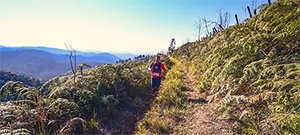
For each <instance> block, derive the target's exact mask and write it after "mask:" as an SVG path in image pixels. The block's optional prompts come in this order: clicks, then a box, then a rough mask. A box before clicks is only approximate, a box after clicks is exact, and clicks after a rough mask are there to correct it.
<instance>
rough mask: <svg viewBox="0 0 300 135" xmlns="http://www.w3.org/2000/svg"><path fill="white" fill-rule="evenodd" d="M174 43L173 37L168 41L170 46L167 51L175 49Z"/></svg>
mask: <svg viewBox="0 0 300 135" xmlns="http://www.w3.org/2000/svg"><path fill="white" fill-rule="evenodd" d="M175 45H176V41H175V38H172V39H171V43H170V46H169V48H168V52H169V53H170V52H173V51H174V50H175Z"/></svg>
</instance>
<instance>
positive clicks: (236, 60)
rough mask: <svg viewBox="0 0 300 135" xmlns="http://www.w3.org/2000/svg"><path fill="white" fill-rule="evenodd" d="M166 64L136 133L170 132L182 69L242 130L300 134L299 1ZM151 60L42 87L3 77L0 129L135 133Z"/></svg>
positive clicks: (265, 9)
mask: <svg viewBox="0 0 300 135" xmlns="http://www.w3.org/2000/svg"><path fill="white" fill-rule="evenodd" d="M169 58H170V59H171V60H169ZM164 62H165V64H166V65H167V66H168V67H171V66H172V64H173V63H174V66H173V67H172V69H171V70H170V71H169V72H168V73H167V75H166V80H165V81H164V82H163V85H162V88H161V89H160V91H159V94H158V95H157V97H156V98H155V99H154V100H153V103H152V106H151V108H150V110H149V111H148V112H146V113H145V116H144V117H143V120H141V121H139V122H138V123H137V126H136V133H137V134H167V133H172V125H173V124H174V123H176V122H178V121H180V120H179V118H180V117H179V116H180V115H181V112H180V110H184V108H185V107H186V100H185V99H184V95H183V94H182V93H183V91H184V90H185V89H186V86H187V85H188V84H186V82H185V81H184V79H186V78H184V77H186V75H184V72H183V68H184V69H185V71H188V72H189V75H192V76H193V79H194V82H195V85H196V86H195V89H196V90H197V91H198V92H199V93H200V95H201V96H202V97H199V99H202V98H206V99H208V100H209V101H210V102H214V103H216V104H217V105H218V106H217V109H218V111H220V113H222V115H223V116H224V117H227V118H231V119H235V120H237V121H239V122H240V123H239V124H240V125H241V127H242V133H243V134H300V128H299V127H300V125H299V124H300V107H299V106H298V105H299V104H300V1H299V0H277V1H276V2H275V3H272V4H271V5H270V6H268V5H263V6H262V7H261V10H260V13H259V14H257V15H256V16H254V17H252V18H250V19H248V20H246V21H245V22H243V23H241V24H239V25H235V26H231V27H229V28H227V29H225V30H222V31H220V32H218V33H216V34H215V35H213V36H210V37H207V38H205V39H204V40H202V41H197V42H193V43H187V44H185V45H183V46H181V47H180V48H178V49H176V50H174V51H172V53H170V55H169V57H164ZM149 64H150V59H149V58H144V59H138V60H135V61H129V60H128V61H124V62H122V63H120V64H116V65H101V66H98V67H96V68H92V69H89V70H84V71H83V72H82V73H81V74H80V75H78V76H77V78H76V81H75V84H74V82H73V78H72V76H65V77H56V78H53V79H51V80H49V81H48V82H46V83H45V84H44V85H43V86H42V87H41V88H39V89H37V88H34V87H30V86H27V85H26V84H23V83H21V82H8V83H6V84H5V85H4V86H3V87H2V88H1V90H0V98H10V99H12V101H9V102H4V103H0V117H1V120H2V121H1V123H0V134H4V133H7V134H17V133H20V134H21V133H22V134H38V133H40V134H53V133H65V134H67V133H82V132H85V133H107V132H106V131H103V130H105V129H112V131H110V132H109V133H115V134H118V133H119V134H121V133H128V134H129V133H132V131H133V129H131V128H132V127H133V126H134V124H135V123H136V122H137V120H139V119H140V116H143V113H144V112H143V111H144V110H145V109H147V107H146V106H147V105H148V104H149V103H148V102H150V101H151V98H152V96H150V88H149V86H150V74H149V71H147V65H149ZM136 117H139V118H136ZM124 125H125V126H124ZM74 127H78V128H74ZM78 129H82V130H83V131H81V130H79V131H78Z"/></svg>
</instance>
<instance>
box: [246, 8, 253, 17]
mask: <svg viewBox="0 0 300 135" xmlns="http://www.w3.org/2000/svg"><path fill="white" fill-rule="evenodd" d="M247 9H248V13H249V16H250V18H251V17H252V13H251V10H250V7H249V6H247Z"/></svg>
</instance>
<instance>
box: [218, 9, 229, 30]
mask: <svg viewBox="0 0 300 135" xmlns="http://www.w3.org/2000/svg"><path fill="white" fill-rule="evenodd" d="M218 14H219V18H218V22H217V23H218V26H219V28H220V30H223V29H224V28H227V27H228V26H229V23H230V14H229V13H228V12H225V13H223V12H222V9H220V10H219V11H218Z"/></svg>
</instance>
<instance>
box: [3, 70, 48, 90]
mask: <svg viewBox="0 0 300 135" xmlns="http://www.w3.org/2000/svg"><path fill="white" fill-rule="evenodd" d="M8 81H20V82H23V83H24V84H26V85H29V86H33V87H39V86H41V85H42V83H41V82H40V81H39V80H36V79H34V78H31V77H27V76H25V75H16V74H13V73H10V72H4V71H0V88H1V87H2V86H3V85H4V84H5V83H7V82H8Z"/></svg>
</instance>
